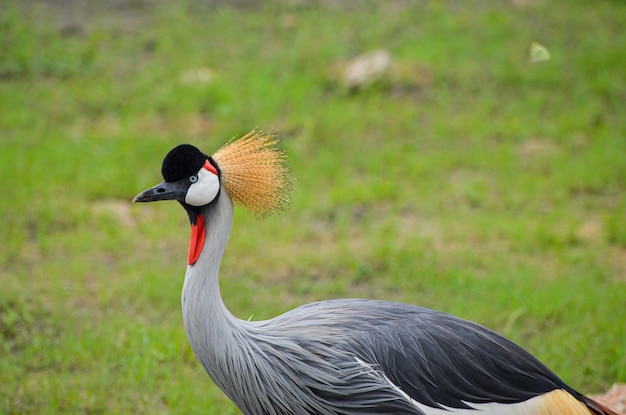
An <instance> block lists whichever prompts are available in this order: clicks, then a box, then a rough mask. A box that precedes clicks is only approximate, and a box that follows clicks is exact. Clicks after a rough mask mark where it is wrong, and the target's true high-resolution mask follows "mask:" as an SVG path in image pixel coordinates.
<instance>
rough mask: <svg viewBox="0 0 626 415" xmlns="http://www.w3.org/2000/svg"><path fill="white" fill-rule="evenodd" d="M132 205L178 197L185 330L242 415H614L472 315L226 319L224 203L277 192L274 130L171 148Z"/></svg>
mask: <svg viewBox="0 0 626 415" xmlns="http://www.w3.org/2000/svg"><path fill="white" fill-rule="evenodd" d="M161 171H162V175H163V178H164V181H163V182H162V183H160V184H158V185H156V186H154V187H152V188H150V189H147V190H145V191H144V192H142V193H140V194H139V195H137V196H136V197H135V199H134V201H135V202H153V201H158V200H177V201H178V202H180V204H181V205H182V206H183V207H184V208H185V210H186V211H187V214H188V215H189V219H190V222H191V240H190V244H189V256H188V264H189V265H188V267H187V272H186V274H185V281H184V285H183V292H182V311H183V320H184V325H185V330H186V332H187V337H188V338H189V342H190V344H191V347H192V349H193V351H194V353H195V355H196V357H197V358H198V360H199V361H200V362H201V363H202V365H203V366H204V368H205V369H206V371H207V373H208V374H209V376H210V377H211V378H212V379H213V381H214V382H215V383H216V384H217V385H218V386H219V387H220V388H221V389H222V390H223V391H224V393H225V394H226V395H227V396H228V397H229V398H230V399H231V400H232V401H233V402H234V403H235V404H236V405H237V406H238V407H239V409H240V410H241V411H242V412H243V413H244V414H249V415H262V414H272V415H283V414H293V415H295V414H317V415H331V414H333V415H334V414H343V415H357V414H419V415H445V414H475V415H488V414H499V415H513V414H519V415H522V414H523V415H531V414H533V415H535V414H536V415H539V414H541V415H548V414H550V415H555V414H574V415H576V414H581V415H582V414H605V415H608V414H613V415H615V413H614V412H613V411H611V410H610V409H608V408H605V407H603V406H602V405H600V404H598V403H597V402H595V401H593V400H591V399H590V398H588V397H586V396H584V395H582V394H580V393H579V392H577V391H576V390H574V389H572V388H571V387H570V386H568V385H566V384H565V383H564V382H563V381H562V380H561V379H559V377H558V376H557V375H555V374H554V373H553V372H552V371H550V369H548V368H547V367H546V366H544V365H543V364H542V363H541V362H540V361H539V360H537V359H536V358H535V357H533V356H532V355H531V354H530V353H528V352H527V351H525V350H524V349H522V348H521V347H519V346H517V345H516V344H514V343H512V342H511V341H509V340H507V339H505V338H504V337H502V336H500V335H498V334H497V333H495V332H493V331H491V330H489V329H487V328H485V327H482V326H480V325H478V324H475V323H472V322H469V321H466V320H463V319H460V318H457V317H453V316H450V315H448V314H444V313H440V312H437V311H433V310H429V309H426V308H421V307H417V306H413V305H407V304H400V303H394V302H385V301H375V300H361V299H340V300H330V301H321V302H316V303H312V304H307V305H304V306H301V307H298V308H296V309H294V310H291V311H288V312H287V313H285V314H282V315H280V316H278V317H276V318H273V319H271V320H266V321H245V320H240V319H238V318H236V317H234V316H233V315H232V314H231V313H230V312H229V311H228V309H227V308H226V307H225V306H224V302H223V301H222V298H221V296H220V288H219V283H218V273H219V268H220V262H221V259H222V255H223V253H224V249H225V247H226V244H227V242H228V238H229V235H230V230H231V226H232V223H233V202H235V203H238V204H240V205H242V206H243V207H245V208H247V209H249V210H251V211H252V212H255V213H257V214H261V215H263V214H267V213H270V212H272V211H274V210H277V209H279V208H281V207H283V206H284V205H285V203H286V202H287V194H288V191H289V190H290V187H291V186H290V179H289V175H288V170H287V169H286V168H285V156H284V154H283V153H282V152H281V151H280V150H278V149H277V148H276V139H275V138H274V137H273V136H272V135H270V134H267V133H263V132H259V131H252V132H250V133H249V134H248V135H246V136H244V137H242V138H240V139H239V140H235V141H231V142H229V143H228V144H226V145H225V146H224V147H222V148H221V149H220V150H218V151H217V152H216V153H215V154H214V155H213V156H212V157H210V156H207V155H205V154H203V153H202V152H201V151H200V150H198V149H197V148H196V147H194V146H191V145H188V144H183V145H180V146H178V147H175V148H174V149H173V150H171V151H170V152H169V153H168V154H167V156H166V157H165V159H164V160H163V165H162V170H161Z"/></svg>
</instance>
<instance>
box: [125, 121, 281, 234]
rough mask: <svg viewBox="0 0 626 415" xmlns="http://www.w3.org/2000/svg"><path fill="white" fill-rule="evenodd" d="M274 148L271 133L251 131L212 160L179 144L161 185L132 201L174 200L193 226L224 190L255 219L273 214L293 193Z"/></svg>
mask: <svg viewBox="0 0 626 415" xmlns="http://www.w3.org/2000/svg"><path fill="white" fill-rule="evenodd" d="M277 143H278V140H277V139H276V138H275V137H274V136H273V135H272V134H270V133H266V132H263V131H258V130H253V131H251V132H250V133H248V134H246V135H245V136H243V137H241V138H239V139H236V140H231V141H230V142H228V143H226V145H224V146H223V147H222V148H221V149H219V150H218V151H217V152H215V154H214V155H213V156H212V157H211V156H207V155H206V154H204V153H202V152H201V151H200V150H199V149H197V148H196V147H194V146H192V145H190V144H181V145H179V146H177V147H174V148H173V149H172V150H171V151H170V152H169V153H168V154H167V155H166V156H165V158H164V159H163V165H162V167H161V174H162V175H163V179H164V181H163V182H161V183H159V184H157V185H156V186H153V187H151V188H149V189H146V190H144V191H143V192H141V193H140V194H138V195H137V196H136V197H135V198H134V199H133V202H155V201H159V200H177V201H178V202H180V203H181V204H182V205H183V207H185V210H187V212H188V213H189V217H190V219H191V222H192V224H194V223H195V220H196V217H197V215H198V214H199V213H200V212H201V211H202V210H203V209H204V208H205V207H206V206H209V205H211V204H212V203H213V202H214V201H216V200H217V199H218V198H219V197H220V193H221V191H222V190H224V191H225V192H226V193H228V195H229V196H230V197H231V198H232V199H233V201H234V202H235V203H237V204H239V205H241V206H243V207H244V208H246V209H247V210H249V211H251V212H252V213H254V214H256V215H259V216H265V215H267V214H270V213H273V212H275V211H277V210H280V209H281V208H283V207H284V206H285V205H286V204H287V203H288V200H289V197H288V194H289V190H291V179H290V177H289V170H288V169H287V167H286V166H285V162H286V158H285V154H284V153H283V152H282V151H281V150H280V149H278V148H277V146H276V144H277Z"/></svg>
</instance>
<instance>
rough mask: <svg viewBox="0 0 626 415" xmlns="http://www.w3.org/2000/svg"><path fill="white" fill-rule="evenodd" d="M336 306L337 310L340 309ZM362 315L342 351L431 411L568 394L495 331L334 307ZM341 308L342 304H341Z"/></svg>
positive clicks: (415, 315)
mask: <svg viewBox="0 0 626 415" xmlns="http://www.w3.org/2000/svg"><path fill="white" fill-rule="evenodd" d="M338 302H339V303H338ZM331 303H335V304H334V305H333V306H332V308H333V309H335V310H338V309H342V307H343V308H344V310H345V311H344V312H348V313H349V314H350V313H351V312H350V311H348V310H346V308H347V309H349V310H352V311H353V312H355V314H358V317H359V318H358V319H356V318H355V321H354V324H353V325H352V327H351V330H350V331H351V336H349V337H347V338H346V340H344V341H343V344H338V345H337V346H338V347H345V348H346V349H347V351H350V352H351V353H354V354H356V355H357V356H359V358H360V359H362V360H364V361H366V362H368V363H370V364H373V365H376V367H377V368H378V369H379V370H380V371H382V372H383V373H384V374H385V376H386V377H387V378H388V379H389V380H390V381H391V382H393V383H394V384H395V385H397V386H398V387H399V388H401V389H402V390H403V391H404V392H405V393H406V394H407V395H409V396H410V397H411V398H412V399H414V400H415V401H418V402H420V403H422V404H425V405H428V406H430V407H435V408H436V407H441V406H442V405H444V406H447V407H451V408H467V407H468V406H467V405H466V404H465V403H464V402H469V403H486V402H499V403H516V402H522V401H525V400H527V399H530V398H532V397H534V396H538V395H541V394H543V393H546V392H549V391H552V390H554V389H564V390H566V391H568V392H570V393H572V394H574V395H575V396H577V397H579V399H580V394H578V393H576V392H575V391H574V390H573V389H571V388H570V387H569V386H567V385H566V384H565V383H564V382H563V381H562V380H561V379H560V378H559V377H558V376H557V375H555V374H554V373H553V372H552V371H551V370H550V369H548V368H547V367H546V366H545V365H544V364H543V363H541V362H540V361H539V360H537V359H536V358H535V357H534V356H532V355H531V354H530V353H528V352H527V351H525V350H524V349H522V348H521V347H519V346H517V345H516V344H515V343H513V342H511V341H509V340H507V339H506V338H504V337H502V336H500V335H499V334H497V333H495V332H494V331H492V330H489V329H487V328H485V327H482V326H480V325H478V324H475V323H472V322H469V321H466V320H463V319H460V318H457V317H453V316H450V315H447V314H444V313H440V312H436V311H433V310H429V309H425V308H421V307H415V306H410V305H406V304H399V303H391V302H382V301H371V300H335V301H331ZM341 303H342V304H341Z"/></svg>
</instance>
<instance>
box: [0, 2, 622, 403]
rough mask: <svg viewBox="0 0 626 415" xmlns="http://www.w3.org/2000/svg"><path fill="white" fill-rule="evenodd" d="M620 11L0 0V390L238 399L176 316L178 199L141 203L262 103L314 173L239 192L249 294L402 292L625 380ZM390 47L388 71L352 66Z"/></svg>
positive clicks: (19, 395)
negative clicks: (365, 75)
mask: <svg viewBox="0 0 626 415" xmlns="http://www.w3.org/2000/svg"><path fill="white" fill-rule="evenodd" d="M624 27H626V5H625V4H624V3H622V2H619V1H597V2H593V3H589V2H586V1H578V0H569V1H547V0H516V1H500V2H494V1H486V0H485V1H472V2H452V1H450V2H448V1H415V2H405V1H387V2H378V1H347V0H346V1H340V2H326V1H311V2H306V1H284V2H275V1H270V2H264V3H262V5H261V4H260V2H259V3H256V2H252V1H237V2H234V3H233V4H229V3H228V2H209V1H177V2H167V1H160V0H152V1H149V0H135V1H121V0H115V1H109V2H96V1H93V2H69V1H67V2H64V1H55V2H52V1H50V2H39V1H26V2H17V1H14V2H11V1H4V2H2V4H0V143H1V151H0V192H1V194H2V197H0V214H1V216H2V220H1V221H0V235H1V237H0V284H1V287H2V288H1V291H0V378H1V379H2V381H1V382H0V402H1V404H0V413H1V414H17V413H19V414H35V413H37V414H56V413H64V414H119V413H133V414H187V413H195V412H198V413H216V414H217V413H220V414H236V413H238V412H237V410H236V409H235V408H234V407H233V406H232V404H230V402H229V401H228V400H227V399H226V398H225V397H224V396H223V395H222V393H221V392H220V391H219V390H218V389H217V388H216V387H215V386H214V385H213V384H212V382H211V381H210V379H209V378H208V377H207V376H206V375H205V374H204V372H203V370H202V369H201V367H200V365H199V364H198V363H197V362H196V360H195V358H194V356H193V353H192V351H191V350H190V348H189V346H188V344H187V340H186V337H185V333H184V330H183V326H182V321H181V317H180V311H179V307H180V305H179V302H180V290H181V286H182V278H183V275H184V270H185V259H186V250H187V238H188V224H187V219H186V215H185V213H184V212H183V211H182V210H181V209H180V207H179V206H178V205H177V204H176V203H161V204H150V205H141V206H133V205H131V204H130V200H131V199H132V197H133V196H134V195H135V194H137V193H138V192H139V191H141V190H143V189H144V188H146V187H148V186H151V185H153V184H155V183H156V182H158V181H159V180H160V174H159V171H160V163H161V160H162V157H163V156H164V154H165V153H166V152H167V151H168V150H169V149H170V148H172V147H173V146H175V145H176V144H179V143H181V142H190V143H193V144H195V145H197V146H199V147H201V148H202V149H203V150H204V151H205V152H208V153H211V152H212V151H214V150H216V149H217V148H219V146H221V145H222V144H223V143H224V142H225V141H227V140H228V139H230V138H231V137H233V136H236V135H241V134H243V133H245V132H247V131H248V130H250V129H252V128H254V127H260V128H263V129H266V130H271V131H275V132H277V133H278V134H279V135H280V137H281V138H282V140H283V141H282V146H283V147H284V149H285V150H286V151H287V153H288V155H289V158H290V159H291V164H290V167H291V169H292V170H293V174H294V176H295V177H296V180H297V181H296V184H295V188H296V191H295V193H294V194H293V201H292V204H291V206H290V208H289V209H288V210H286V211H284V212H282V213H281V214H280V215H278V216H274V217H270V218H267V219H264V220H258V219H256V218H255V217H253V216H252V215H250V214H248V213H246V212H244V211H242V210H237V212H236V219H235V225H234V231H233V234H232V237H231V241H230V244H229V247H228V249H227V252H226V256H225V259H224V261H223V264H222V287H223V289H222V294H223V296H224V298H225V301H226V304H227V305H228V306H229V308H230V309H231V310H232V311H233V313H234V314H235V315H237V316H239V317H241V318H248V317H249V316H251V315H254V317H253V318H254V319H263V318H270V317H272V316H274V315H276V314H278V313H281V312H283V311H286V310H287V309H289V308H291V307H294V306H297V305H299V304H302V303H304V302H308V301H313V300H317V299H324V298H333V297H347V296H349V297H371V298H379V299H389V300H396V301H403V302H409V303H414V304H420V305H424V306H427V307H431V308H435V309H439V310H443V311H446V312H449V313H453V314H456V315H459V316H462V317H464V318H468V319H471V320H474V321H477V322H479V323H481V324H484V325H486V326H488V327H491V328H493V329H495V330H497V331H499V332H501V333H502V334H504V335H506V336H508V337H510V338H511V339H513V340H514V341H516V342H518V343H519V344H521V345H522V346H523V347H525V348H527V349H528V350H530V351H531V352H532V353H533V354H535V355H536V356H538V357H539V358H540V359H541V360H543V361H544V362H545V363H546V364H547V365H548V366H549V367H551V368H552V369H553V370H554V371H556V372H557V373H558V374H559V375H560V376H562V377H563V379H564V380H565V381H566V382H568V383H569V384H571V385H572V386H574V387H576V388H577V389H579V390H581V391H582V392H585V393H592V392H599V391H603V390H605V389H607V388H608V387H609V386H610V385H611V384H612V383H614V382H618V381H621V382H624V381H626V312H625V309H626V286H625V285H626V136H625V132H626V116H625V115H624V114H626V70H625V68H626V53H625V51H626V31H624ZM533 41H537V42H540V43H541V44H543V45H545V46H546V47H547V48H548V49H549V51H550V53H551V59H550V60H549V61H546V62H543V63H538V64H533V63H530V62H529V52H528V51H529V46H530V44H531V43H532V42H533ZM379 48H382V49H386V50H388V51H389V52H390V53H391V55H392V57H393V59H394V61H393V73H392V74H391V75H390V76H389V77H388V78H387V79H385V80H383V81H381V82H378V83H376V84H374V85H372V86H370V87H368V88H366V89H364V90H362V91H356V92H355V91H346V90H345V89H344V88H342V87H341V86H340V85H339V84H338V83H337V82H336V72H337V68H340V67H341V65H342V63H345V62H346V61H347V60H348V59H350V58H352V57H354V56H356V55H357V54H359V53H362V52H366V51H369V50H373V49H379ZM203 68H204V69H203ZM198 70H200V73H201V74H202V73H203V72H202V70H204V73H207V71H208V73H210V75H211V76H210V79H209V80H208V81H207V82H203V80H202V79H198V76H197V73H198ZM194 74H195V75H194ZM364 317H365V316H364Z"/></svg>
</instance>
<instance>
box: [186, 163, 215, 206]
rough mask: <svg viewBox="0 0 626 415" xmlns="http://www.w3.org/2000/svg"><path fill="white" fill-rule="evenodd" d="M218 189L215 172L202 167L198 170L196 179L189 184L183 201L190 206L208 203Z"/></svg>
mask: <svg viewBox="0 0 626 415" xmlns="http://www.w3.org/2000/svg"><path fill="white" fill-rule="evenodd" d="M219 191H220V180H219V178H218V177H217V175H216V174H214V173H212V172H210V171H208V170H207V169H205V168H204V167H203V168H201V169H200V171H198V181H197V182H195V183H194V184H192V185H191V186H189V189H188V190H187V194H186V195H185V203H187V204H188V205H191V206H204V205H208V204H209V203H211V202H212V201H213V199H215V197H216V196H217V193H218V192H219Z"/></svg>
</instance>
